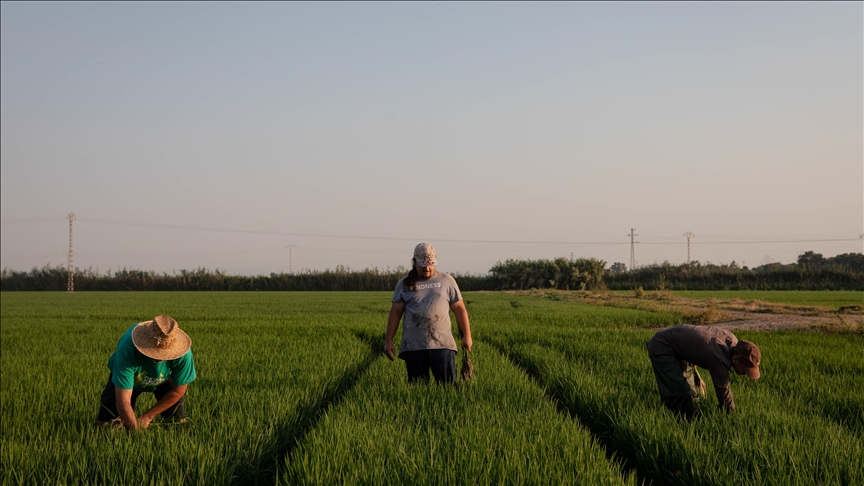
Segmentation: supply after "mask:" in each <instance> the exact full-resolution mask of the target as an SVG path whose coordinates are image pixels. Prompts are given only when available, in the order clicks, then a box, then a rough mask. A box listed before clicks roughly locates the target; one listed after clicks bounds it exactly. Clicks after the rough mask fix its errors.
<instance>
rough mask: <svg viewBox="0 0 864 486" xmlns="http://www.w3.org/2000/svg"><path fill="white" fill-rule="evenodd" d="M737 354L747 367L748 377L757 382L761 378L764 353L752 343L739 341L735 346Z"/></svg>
mask: <svg viewBox="0 0 864 486" xmlns="http://www.w3.org/2000/svg"><path fill="white" fill-rule="evenodd" d="M735 354H737V355H738V356H739V357H740V358H741V359H742V361H743V363H744V365H745V372H746V373H747V376H749V377H750V378H752V379H754V380H756V379H758V378H759V361H761V360H762V352H761V351H759V348H757V347H756V345H755V344H753V343H751V342H750V341H743V340H742V341H738V344H736V345H735Z"/></svg>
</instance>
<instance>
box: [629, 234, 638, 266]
mask: <svg viewBox="0 0 864 486" xmlns="http://www.w3.org/2000/svg"><path fill="white" fill-rule="evenodd" d="M627 236H629V237H630V271H631V272H632V271H633V270H636V243H639V242H638V241H636V239H635V238H636V237H637V236H639V235H637V234H636V230H635V229H634V228H630V234H629V235H627Z"/></svg>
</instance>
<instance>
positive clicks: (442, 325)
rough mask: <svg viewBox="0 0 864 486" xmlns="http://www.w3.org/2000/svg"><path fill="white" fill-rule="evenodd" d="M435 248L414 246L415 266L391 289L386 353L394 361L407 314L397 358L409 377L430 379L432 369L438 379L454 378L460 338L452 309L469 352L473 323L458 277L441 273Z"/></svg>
mask: <svg viewBox="0 0 864 486" xmlns="http://www.w3.org/2000/svg"><path fill="white" fill-rule="evenodd" d="M437 264H438V261H437V260H436V259H435V249H434V248H432V245H430V244H428V243H420V244H419V245H417V246H416V247H415V248H414V258H412V259H411V266H412V269H411V271H410V272H409V273H408V275H407V276H406V277H403V278H402V279H401V280H399V283H397V284H396V290H395V292H393V301H392V305H391V306H390V315H389V317H388V318H387V333H386V334H385V336H384V353H385V354H386V355H387V357H388V358H390V360H391V361H392V360H393V356H394V355H395V354H396V347H395V346H394V345H393V336H395V335H396V330H397V329H399V321H400V319H402V318H403V316H404V323H403V326H402V343H401V345H400V346H399V358H401V359H403V360H404V361H405V367H406V368H407V370H408V381H409V382H413V381H429V372H430V371H431V372H432V375H433V376H434V377H435V381H436V382H438V383H455V382H456V341H455V340H454V339H453V332H452V330H451V328H450V311H451V310H452V311H453V314H454V315H455V316H456V323H457V324H458V325H459V331H460V332H461V333H462V349H463V350H465V351H467V352H470V351H471V345H472V341H471V326H470V324H469V323H468V311H467V310H466V309H465V303H464V302H463V301H462V294H461V293H460V292H459V286H458V285H456V280H454V279H453V277H451V276H450V275H449V274H446V273H444V272H438V271H436V270H435V265H437Z"/></svg>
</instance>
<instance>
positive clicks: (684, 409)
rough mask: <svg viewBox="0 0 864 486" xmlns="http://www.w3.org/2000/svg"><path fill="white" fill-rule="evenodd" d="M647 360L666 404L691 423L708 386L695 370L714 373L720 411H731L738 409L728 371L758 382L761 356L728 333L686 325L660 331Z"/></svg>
mask: <svg viewBox="0 0 864 486" xmlns="http://www.w3.org/2000/svg"><path fill="white" fill-rule="evenodd" d="M648 357H650V358H651V365H652V366H653V367H654V376H655V377H656V378H657V387H658V388H659V389H660V398H661V399H662V400H663V404H664V405H666V407H667V408H669V409H670V410H672V411H673V412H675V413H677V414H683V415H684V417H685V418H687V419H688V420H689V419H690V418H692V417H693V412H694V409H693V402H694V400H697V399H698V397H699V388H700V385H701V387H703V390H704V386H705V384H704V383H700V382H701V380H700V379H699V375H698V373H696V370H695V367H696V366H701V367H702V368H705V369H706V370H708V372H709V373H711V381H713V382H714V391H715V392H716V393H717V400H718V401H719V402H720V407H721V408H723V409H725V410H727V411H730V410H734V409H735V402H734V401H733V400H732V389H731V388H730V387H729V368H733V369H734V370H735V373H737V374H739V375H747V376H749V377H750V378H752V379H754V380H756V379H758V378H759V360H760V359H762V353H761V352H760V351H759V348H757V347H756V345H755V344H753V343H751V342H750V341H739V340H738V338H736V337H735V335H734V334H732V333H731V332H729V331H727V330H725V329H721V328H719V327H713V326H692V325H688V324H684V325H679V326H672V327H669V328H666V329H663V330H662V331H658V332H657V334H655V335H654V337H652V338H651V340H650V341H649V342H648Z"/></svg>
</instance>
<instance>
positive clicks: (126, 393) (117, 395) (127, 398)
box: [114, 388, 138, 430]
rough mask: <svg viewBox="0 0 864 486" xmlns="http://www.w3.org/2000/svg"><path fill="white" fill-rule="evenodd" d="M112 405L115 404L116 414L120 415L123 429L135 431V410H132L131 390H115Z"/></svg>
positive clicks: (136, 425) (136, 426)
mask: <svg viewBox="0 0 864 486" xmlns="http://www.w3.org/2000/svg"><path fill="white" fill-rule="evenodd" d="M114 403H116V404H117V413H119V414H120V419H121V420H122V421H123V427H126V430H137V429H138V421H137V420H135V410H133V409H132V390H124V389H123V388H115V389H114Z"/></svg>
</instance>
